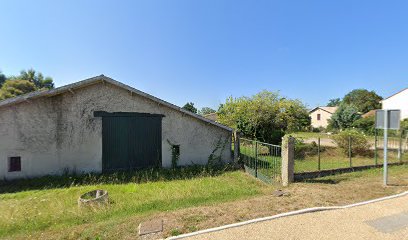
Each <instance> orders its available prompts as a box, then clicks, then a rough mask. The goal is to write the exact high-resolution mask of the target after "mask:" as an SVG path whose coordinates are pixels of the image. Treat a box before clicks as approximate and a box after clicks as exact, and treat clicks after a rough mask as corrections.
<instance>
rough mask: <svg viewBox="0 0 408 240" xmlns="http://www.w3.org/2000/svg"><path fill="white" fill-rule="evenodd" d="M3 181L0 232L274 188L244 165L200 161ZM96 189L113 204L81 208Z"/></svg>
mask: <svg viewBox="0 0 408 240" xmlns="http://www.w3.org/2000/svg"><path fill="white" fill-rule="evenodd" d="M47 181H49V182H47ZM2 184H3V185H2V187H1V189H2V192H3V194H0V237H11V236H14V235H15V234H23V235H24V234H25V235H24V236H28V235H30V234H32V233H35V232H39V231H46V230H51V229H59V230H62V229H64V228H65V227H68V226H75V225H82V224H95V223H98V222H101V221H108V220H109V221H112V220H113V221H115V220H123V219H126V218H127V217H130V216H144V215H146V214H153V213H155V212H160V211H168V210H174V209H178V208H185V207H191V206H199V205H203V204H211V203H216V202H225V201H231V200H235V199H240V198H245V197H248V196H253V195H257V194H261V193H262V192H264V191H265V190H266V188H268V187H267V186H266V185H263V184H261V183H259V182H258V181H257V180H255V179H253V178H251V177H249V176H247V175H245V174H244V173H243V172H241V171H230V172H223V171H222V169H219V170H214V169H208V168H199V167H194V168H188V169H185V168H180V169H174V170H159V169H151V170H146V171H138V172H134V173H133V174H132V173H117V174H102V175H96V174H94V175H92V174H91V175H83V176H78V177H75V176H63V177H45V178H39V179H33V180H21V181H15V182H13V183H12V184H16V186H11V185H9V184H11V183H9V182H3V183H2ZM95 189H105V190H107V191H108V192H109V197H110V204H109V206H107V207H105V208H100V209H98V210H92V209H83V208H79V207H78V206H77V199H78V197H79V196H80V195H81V194H83V193H85V192H88V191H91V190H95ZM5 192H8V193H5Z"/></svg>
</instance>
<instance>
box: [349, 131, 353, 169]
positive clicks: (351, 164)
mask: <svg viewBox="0 0 408 240" xmlns="http://www.w3.org/2000/svg"><path fill="white" fill-rule="evenodd" d="M349 160H350V167H353V163H352V160H351V136H349Z"/></svg>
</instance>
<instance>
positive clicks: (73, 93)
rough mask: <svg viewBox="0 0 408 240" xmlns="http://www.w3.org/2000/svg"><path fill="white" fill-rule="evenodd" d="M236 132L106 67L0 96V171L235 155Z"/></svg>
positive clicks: (0, 174)
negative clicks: (110, 72) (11, 95)
mask: <svg viewBox="0 0 408 240" xmlns="http://www.w3.org/2000/svg"><path fill="white" fill-rule="evenodd" d="M231 134H232V129H231V128H229V127H226V126H224V125H221V124H219V123H216V122H214V121H211V120H208V119H206V118H204V117H202V116H199V115H197V114H194V113H191V112H189V111H186V110H184V109H182V108H180V107H177V106H175V105H173V104H170V103H168V102H165V101H163V100H161V99H158V98H156V97H153V96H151V95H149V94H146V93H144V92H141V91H139V90H137V89H134V88H131V87H129V86H127V85H124V84H122V83H120V82H117V81H115V80H113V79H111V78H108V77H105V76H103V75H102V76H98V77H94V78H90V79H87V80H84V81H81V82H77V83H74V84H70V85H67V86H64V87H60V88H56V89H53V90H49V91H38V92H33V93H29V94H27V95H22V96H19V97H16V98H11V99H7V100H4V101H1V102H0V143H1V144H0V179H3V178H5V179H10V178H21V177H35V176H41V175H48V174H62V173H64V172H77V173H82V172H105V171H116V170H126V169H137V168H144V167H154V166H163V167H170V166H172V161H173V160H174V159H175V155H177V158H178V165H189V164H207V163H208V159H209V156H210V155H211V154H212V152H213V151H214V149H219V150H218V151H217V152H215V155H216V157H218V156H220V157H221V159H222V160H224V161H230V160H231V158H232V156H231Z"/></svg>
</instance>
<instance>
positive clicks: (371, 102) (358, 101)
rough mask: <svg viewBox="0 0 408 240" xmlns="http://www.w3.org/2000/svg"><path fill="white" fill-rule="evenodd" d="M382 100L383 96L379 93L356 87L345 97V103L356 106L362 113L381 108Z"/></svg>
mask: <svg viewBox="0 0 408 240" xmlns="http://www.w3.org/2000/svg"><path fill="white" fill-rule="evenodd" d="M381 100H382V97H381V96H379V95H377V93H375V92H374V91H368V90H366V89H355V90H353V91H351V92H349V93H348V94H346V96H344V98H343V102H344V103H345V104H352V105H354V106H356V108H357V111H358V112H361V113H366V112H368V111H370V110H374V109H379V108H381V103H380V101H381Z"/></svg>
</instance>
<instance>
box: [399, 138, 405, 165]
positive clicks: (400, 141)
mask: <svg viewBox="0 0 408 240" xmlns="http://www.w3.org/2000/svg"><path fill="white" fill-rule="evenodd" d="M403 132H404V131H402V130H401V134H400V138H399V146H398V160H399V161H400V162H402V137H403Z"/></svg>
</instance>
